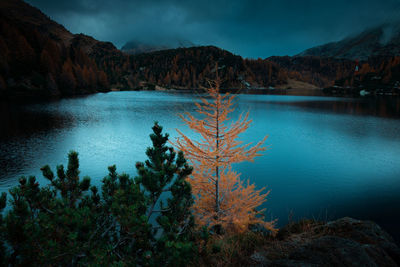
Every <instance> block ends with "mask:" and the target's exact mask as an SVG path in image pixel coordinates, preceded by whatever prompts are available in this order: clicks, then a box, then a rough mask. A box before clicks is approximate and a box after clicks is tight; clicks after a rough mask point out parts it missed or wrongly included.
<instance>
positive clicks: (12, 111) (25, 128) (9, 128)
mask: <svg viewBox="0 0 400 267" xmlns="http://www.w3.org/2000/svg"><path fill="white" fill-rule="evenodd" d="M0 120H1V123H2V127H1V131H0V139H3V140H4V139H10V138H13V137H17V136H30V135H32V134H34V133H37V132H40V131H48V130H51V129H58V128H64V127H67V125H68V122H70V121H71V118H68V117H67V116H66V115H60V114H56V113H50V112H48V111H44V110H42V111H41V110H38V111H32V110H29V109H26V108H25V107H24V106H22V105H18V104H15V103H5V102H2V103H0Z"/></svg>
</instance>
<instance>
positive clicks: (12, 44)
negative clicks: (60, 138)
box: [0, 0, 122, 97]
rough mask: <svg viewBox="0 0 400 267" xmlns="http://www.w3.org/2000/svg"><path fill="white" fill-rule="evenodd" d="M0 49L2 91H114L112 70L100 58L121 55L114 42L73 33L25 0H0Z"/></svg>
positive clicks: (36, 93)
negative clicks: (111, 83)
mask: <svg viewBox="0 0 400 267" xmlns="http://www.w3.org/2000/svg"><path fill="white" fill-rule="evenodd" d="M0 51H1V53H0V95H1V96H12V97H23V96H48V95H73V94H80V93H89V92H96V91H104V90H109V83H110V81H111V82H112V79H110V78H112V75H111V76H110V77H107V74H106V72H105V70H106V67H107V66H106V65H104V64H100V62H102V61H104V60H102V59H104V58H115V57H119V58H120V57H122V53H121V52H120V51H119V50H118V49H116V48H115V47H114V46H113V45H112V44H111V43H107V42H99V41H97V40H95V39H93V38H92V37H90V36H86V35H83V34H76V35H75V34H72V33H70V32H69V31H68V30H66V29H65V28H64V27H63V26H62V25H60V24H58V23H56V22H54V21H52V20H51V19H50V18H49V17H47V16H46V15H45V14H43V13H42V12H41V11H40V10H38V9H37V8H35V7H32V6H31V5H29V4H27V3H25V2H23V1H21V0H1V1H0ZM108 61H109V60H108ZM114 65H117V64H114Z"/></svg>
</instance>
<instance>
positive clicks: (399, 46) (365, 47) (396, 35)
mask: <svg viewBox="0 0 400 267" xmlns="http://www.w3.org/2000/svg"><path fill="white" fill-rule="evenodd" d="M297 56H317V57H331V58H339V59H350V60H356V59H358V60H363V61H365V60H368V58H369V57H393V56H400V26H399V25H398V24H385V25H381V26H379V27H375V28H372V29H369V30H366V31H364V32H362V33H360V34H358V35H355V36H351V37H348V38H345V39H343V40H341V41H339V42H332V43H328V44H325V45H321V46H317V47H313V48H310V49H307V50H305V51H304V52H302V53H300V54H298V55H297Z"/></svg>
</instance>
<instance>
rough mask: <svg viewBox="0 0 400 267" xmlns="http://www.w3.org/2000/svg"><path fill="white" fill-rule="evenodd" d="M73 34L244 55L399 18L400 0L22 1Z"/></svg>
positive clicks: (301, 46)
mask: <svg viewBox="0 0 400 267" xmlns="http://www.w3.org/2000/svg"><path fill="white" fill-rule="evenodd" d="M27 2H29V3H30V4H32V5H33V6H35V7H38V8H39V9H41V10H42V11H43V12H44V13H46V14H47V15H49V16H50V18H52V19H54V20H56V21H57V22H59V23H61V24H63V25H64V26H65V27H66V28H67V29H68V30H70V31H71V32H73V33H84V34H87V35H91V36H93V37H95V38H96V39H98V40H101V41H110V42H112V43H114V45H115V46H117V47H118V48H121V46H123V45H124V44H125V43H126V42H127V41H129V40H137V41H143V42H150V43H163V44H167V43H169V42H177V41H179V40H182V41H189V42H192V43H194V44H196V45H216V46H218V47H221V48H224V49H227V50H229V51H231V52H233V53H235V54H238V55H241V56H243V57H250V58H258V57H261V58H265V57H268V56H272V55H279V56H282V55H294V54H297V53H299V52H301V51H303V50H305V49H307V48H310V47H312V46H315V45H319V44H324V43H326V42H331V41H337V40H339V39H341V38H344V37H346V36H348V35H351V34H355V33H357V32H360V31H362V30H364V29H366V28H369V27H373V26H376V25H379V24H382V23H388V22H393V21H399V18H400V0H354V1H352V0H319V1H316V0H305V1H301V0H297V1H296V0H265V1H261V0H141V1H139V0H27Z"/></svg>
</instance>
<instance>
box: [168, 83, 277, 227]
mask: <svg viewBox="0 0 400 267" xmlns="http://www.w3.org/2000/svg"><path fill="white" fill-rule="evenodd" d="M211 85H212V86H210V88H208V89H207V94H208V96H209V97H210V98H211V100H207V99H205V98H202V103H201V104H199V103H195V104H196V107H197V112H198V113H199V115H200V116H201V117H202V118H196V117H194V116H193V115H192V114H190V113H185V114H183V115H181V118H182V120H183V121H184V122H185V123H186V124H187V125H188V126H189V128H190V129H192V130H193V131H195V132H196V133H198V134H200V136H201V140H192V139H191V138H189V137H188V136H187V135H185V134H183V133H182V132H181V131H179V130H178V132H179V134H180V137H178V138H177V140H176V143H175V146H176V147H177V148H178V149H180V150H182V151H183V152H184V153H185V155H186V157H187V158H189V159H190V161H191V163H192V164H193V167H194V171H193V174H192V176H191V179H190V180H189V181H190V183H191V185H192V188H193V194H194V196H195V205H194V211H195V215H196V219H197V223H198V224H200V225H206V226H210V227H212V226H221V227H222V228H223V229H224V230H225V231H228V232H243V231H245V230H247V229H248V227H249V226H250V225H254V224H262V225H264V226H265V227H266V228H267V229H269V230H271V231H275V229H274V222H265V221H264V220H263V216H262V213H263V211H264V210H259V211H257V210H256V209H257V208H258V207H259V206H260V205H261V204H263V203H264V202H265V201H266V197H267V195H268V193H269V192H266V193H262V191H263V190H264V189H265V188H261V189H256V188H255V185H254V184H250V183H249V182H244V181H243V180H242V179H241V177H240V173H237V172H235V171H233V170H232V168H231V165H232V164H233V163H237V162H242V161H253V159H254V158H255V157H257V156H260V155H261V154H260V152H262V151H264V150H265V149H266V148H265V147H263V144H264V142H265V140H266V138H267V136H266V137H264V139H263V140H261V141H260V142H258V143H257V144H256V145H255V146H252V147H251V146H250V145H251V144H250V143H249V144H243V143H242V142H241V141H239V140H237V138H238V136H239V134H241V133H243V132H245V131H246V130H247V129H248V127H249V124H250V123H251V120H249V118H248V116H249V114H248V113H245V114H242V115H240V117H239V119H238V120H237V121H235V122H231V121H230V118H229V117H228V116H229V114H230V113H231V112H233V111H234V108H233V105H234V101H233V100H234V98H235V96H234V95H229V94H225V95H222V94H220V92H219V80H218V79H217V81H216V82H214V83H212V84H211Z"/></svg>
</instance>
